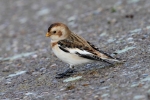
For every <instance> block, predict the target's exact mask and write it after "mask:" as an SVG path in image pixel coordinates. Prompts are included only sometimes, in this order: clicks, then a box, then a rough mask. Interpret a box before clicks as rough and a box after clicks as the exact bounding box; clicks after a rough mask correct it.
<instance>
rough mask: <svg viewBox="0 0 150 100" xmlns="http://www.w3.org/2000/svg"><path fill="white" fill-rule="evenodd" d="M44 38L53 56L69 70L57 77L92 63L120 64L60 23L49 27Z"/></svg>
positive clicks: (118, 60) (117, 60) (116, 59)
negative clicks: (49, 44) (67, 66)
mask: <svg viewBox="0 0 150 100" xmlns="http://www.w3.org/2000/svg"><path fill="white" fill-rule="evenodd" d="M46 37H50V39H51V48H52V51H53V52H54V54H55V55H56V56H57V57H58V58H59V59H61V60H62V61H63V62H65V63H68V64H69V69H68V70H66V71H65V72H64V73H60V74H58V75H60V76H59V78H60V77H64V76H67V75H69V74H68V73H73V69H74V66H76V65H80V64H84V63H89V62H93V61H102V62H106V63H109V64H112V63H111V62H120V61H121V60H120V59H118V58H114V57H112V56H110V55H109V54H107V53H106V52H104V51H102V50H100V49H99V48H98V47H96V46H95V45H93V44H92V43H90V42H88V41H87V40H86V39H84V38H83V37H81V36H79V35H77V34H75V33H74V32H72V31H71V30H70V29H69V27H68V26H67V25H66V24H63V23H61V22H57V23H53V24H51V25H50V26H49V28H48V31H47V33H46Z"/></svg>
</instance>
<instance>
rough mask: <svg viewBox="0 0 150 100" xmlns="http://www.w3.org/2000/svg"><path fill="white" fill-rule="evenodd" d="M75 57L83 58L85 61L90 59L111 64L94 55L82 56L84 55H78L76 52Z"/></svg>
mask: <svg viewBox="0 0 150 100" xmlns="http://www.w3.org/2000/svg"><path fill="white" fill-rule="evenodd" d="M76 54H77V55H79V56H80V57H83V58H86V59H90V60H97V61H103V62H106V63H109V64H112V63H110V62H108V61H106V60H104V59H101V58H99V57H97V56H95V55H84V54H80V53H78V52H76Z"/></svg>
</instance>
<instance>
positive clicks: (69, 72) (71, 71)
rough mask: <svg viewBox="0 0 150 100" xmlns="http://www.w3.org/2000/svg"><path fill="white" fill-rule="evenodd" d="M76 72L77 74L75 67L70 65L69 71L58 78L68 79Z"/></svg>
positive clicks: (60, 74)
mask: <svg viewBox="0 0 150 100" xmlns="http://www.w3.org/2000/svg"><path fill="white" fill-rule="evenodd" d="M74 72H76V70H75V69H74V66H73V65H70V66H69V69H67V70H66V71H65V72H63V73H58V74H57V76H56V78H64V77H67V76H71V75H72V74H73V73H74Z"/></svg>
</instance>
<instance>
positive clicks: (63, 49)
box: [59, 46, 69, 53]
mask: <svg viewBox="0 0 150 100" xmlns="http://www.w3.org/2000/svg"><path fill="white" fill-rule="evenodd" d="M59 48H60V49H61V50H62V51H64V52H66V53H69V51H68V50H66V49H65V48H63V47H61V46H59Z"/></svg>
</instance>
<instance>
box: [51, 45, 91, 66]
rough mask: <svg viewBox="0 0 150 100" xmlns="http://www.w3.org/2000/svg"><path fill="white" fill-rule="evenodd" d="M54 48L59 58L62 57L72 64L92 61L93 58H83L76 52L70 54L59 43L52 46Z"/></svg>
mask: <svg viewBox="0 0 150 100" xmlns="http://www.w3.org/2000/svg"><path fill="white" fill-rule="evenodd" d="M52 50H53V52H54V54H55V55H56V56H57V57H58V58H59V59H61V60H62V61H64V62H66V63H68V64H70V65H78V64H83V63H88V62H91V61H92V60H88V59H85V58H81V57H79V56H78V55H76V54H70V53H67V52H64V51H62V50H61V49H60V48H59V47H58V45H57V44H56V45H55V46H54V47H53V48H52Z"/></svg>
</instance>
